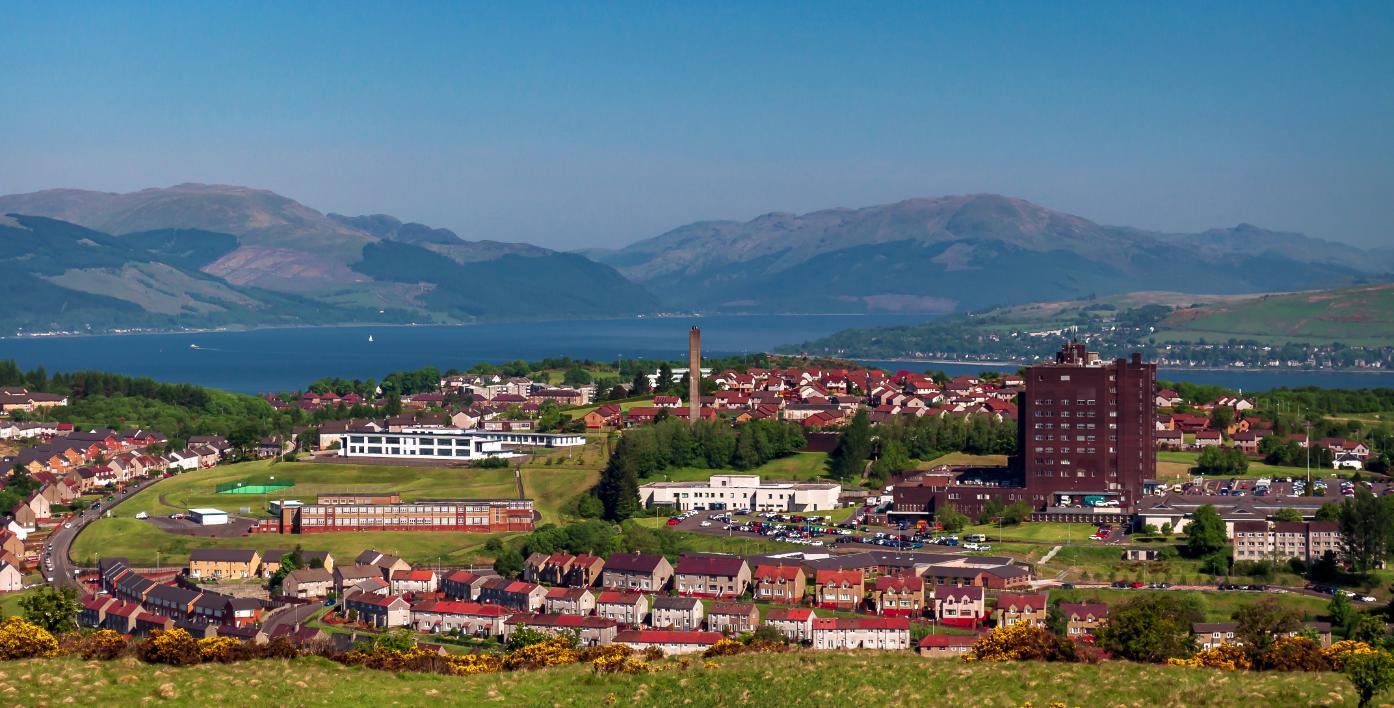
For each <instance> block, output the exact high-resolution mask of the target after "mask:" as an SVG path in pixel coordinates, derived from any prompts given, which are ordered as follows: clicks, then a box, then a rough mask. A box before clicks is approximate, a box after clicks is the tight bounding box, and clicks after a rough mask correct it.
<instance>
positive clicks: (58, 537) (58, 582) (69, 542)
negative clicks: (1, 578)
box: [40, 477, 164, 587]
mask: <svg viewBox="0 0 1394 708" xmlns="http://www.w3.org/2000/svg"><path fill="white" fill-rule="evenodd" d="M160 479H164V478H163V477H161V478H159V479H156V480H154V481H145V482H141V481H137V482H135V483H134V484H132V485H130V486H128V487H126V491H125V493H120V492H118V493H117V494H116V498H115V499H113V500H111V501H109V502H108V501H106V500H105V499H103V500H102V502H101V503H100V504H99V505H98V507H97V508H96V509H90V508H89V509H84V510H83V511H82V512H81V513H82V516H80V517H73V518H72V519H69V520H68V521H66V522H64V525H62V526H59V527H58V528H57V529H54V531H53V533H51V534H49V537H48V540H47V543H46V545H45V547H44V552H43V558H42V559H41V561H40V568H41V569H42V571H43V574H44V580H45V581H47V582H49V583H50V584H52V585H53V586H54V587H78V583H77V580H75V579H74V575H76V574H77V573H78V572H79V571H81V570H82V569H81V568H79V567H78V566H77V565H75V564H74V563H73V562H72V559H71V558H69V557H68V552H69V551H70V550H71V549H72V547H73V539H76V538H77V535H78V534H79V533H81V532H82V530H83V529H84V528H86V527H87V524H88V523H91V522H92V521H94V520H96V519H100V518H101V517H102V515H103V514H105V513H107V512H108V511H111V510H112V509H115V508H116V507H118V506H120V505H121V502H124V501H126V500H127V499H130V498H131V497H132V496H133V495H135V493H136V492H138V491H140V490H142V489H145V488H146V487H149V486H150V485H152V484H156V483H158V482H159V481H160ZM50 560H51V561H52V562H53V568H52V569H51V570H50V569H49V567H48V565H47V563H48V561H50Z"/></svg>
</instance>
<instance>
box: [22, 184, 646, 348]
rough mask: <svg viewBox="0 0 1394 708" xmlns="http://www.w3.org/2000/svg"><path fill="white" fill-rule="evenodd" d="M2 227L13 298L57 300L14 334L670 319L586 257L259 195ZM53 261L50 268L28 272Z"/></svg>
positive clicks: (68, 214) (167, 192)
mask: <svg viewBox="0 0 1394 708" xmlns="http://www.w3.org/2000/svg"><path fill="white" fill-rule="evenodd" d="M0 214H9V215H11V216H9V217H6V221H5V222H4V225H3V231H0V237H4V238H6V239H7V240H10V239H13V243H14V244H15V246H14V247H11V246H10V245H8V244H0V269H9V270H11V271H12V272H15V273H16V274H18V275H20V276H23V277H19V278H18V280H16V281H14V282H13V283H12V282H7V283H6V285H5V288H6V289H8V290H12V291H13V290H16V289H21V285H20V284H23V285H24V286H26V287H27V286H33V287H34V290H33V292H35V293H44V294H45V297H43V298H38V297H24V298H23V300H21V301H20V302H22V303H23V304H24V305H25V307H23V308H15V307H13V305H14V304H15V301H13V300H12V301H11V305H12V307H11V308H9V309H10V310H11V312H10V313H9V314H7V315H0V327H3V328H4V329H3V330H0V331H14V329H20V328H22V329H24V330H27V331H53V330H74V329H78V330H83V331H86V330H89V329H90V330H92V331H106V330H110V329H117V328H130V327H159V328H180V327H208V326H218V325H265V324H333V323H347V322H469V321H476V320H482V319H519V318H523V319H532V318H543V317H597V316H613V315H627V314H639V313H646V312H651V311H653V310H655V309H657V307H658V301H657V300H656V299H655V298H654V297H653V296H652V295H651V294H650V293H649V292H648V291H647V290H645V289H644V288H643V287H640V286H638V285H635V284H633V283H631V282H630V281H628V280H626V279H625V278H624V277H623V276H621V275H619V274H618V273H617V272H616V271H615V270H614V269H613V268H611V267H609V266H605V265H600V264H598V263H595V262H593V261H590V260H588V259H587V258H585V257H584V256H579V255H576V254H572V253H560V252H557V251H553V250H550V249H545V248H539V247H537V246H531V245H528V244H513V243H502V242H498V241H466V240H464V239H462V238H460V237H459V236H457V235H456V234H454V233H452V232H450V231H448V230H446V229H433V228H431V227H428V226H425V225H422V224H416V223H403V222H401V221H400V220H398V219H396V218H394V217H391V216H387V215H382V214H377V215H372V216H359V217H349V216H343V215H339V214H330V215H325V214H321V213H320V212H318V211H315V210H314V209H311V208H309V207H307V206H305V205H303V204H300V203H299V202H296V201H294V200H292V199H289V198H286V197H283V196H281V195H278V194H275V193H273V192H269V191H266V190H259V189H250V188H247V187H236V186H226V185H205V184H181V185H177V186H175V187H170V188H168V189H145V190H141V191H139V192H131V193H129V194H111V193H105V192H91V191H84V190H74V189H56V190H47V191H43V192H34V193H30V194H16V195H10V196H4V197H0ZM37 217H47V218H37ZM79 227H81V228H79ZM19 244H24V245H23V246H22V247H20V246H19ZM92 244H98V245H100V246H102V251H101V253H100V257H97V254H94V253H92V252H91V248H90V246H91V245H92ZM83 245H86V246H88V248H82V247H75V246H83ZM39 253H41V254H42V258H43V261H44V266H43V267H42V268H38V267H35V268H33V269H32V271H31V270H26V269H28V268H29V267H30V264H32V263H34V261H33V260H32V258H35V257H37V256H36V254H39ZM195 285H196V286H197V287H195ZM40 286H41V287H40ZM209 300H211V301H213V302H215V303H216V304H210V303H209V302H207V301H209ZM178 303H186V304H178ZM200 303H202V304H200ZM16 309H22V310H24V312H22V313H20V312H15V310H16Z"/></svg>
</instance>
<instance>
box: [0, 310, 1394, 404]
mask: <svg viewBox="0 0 1394 708" xmlns="http://www.w3.org/2000/svg"><path fill="white" fill-rule="evenodd" d="M923 320H924V316H923V315H863V316H858V315H769V316H755V317H732V316H713V317H690V318H671V319H669V318H662V319H656V318H645V319H623V320H585V321H566V322H541V323H526V324H485V325H470V326H460V327H325V328H309V329H270V330H257V331H252V332H220V333H199V334H150V335H130V336H102V337H72V338H62V339H58V338H55V339H5V340H0V359H15V360H17V361H18V362H19V364H20V365H21V366H23V367H25V368H30V367H34V366H39V365H43V366H45V367H47V368H48V370H49V371H60V370H61V371H72V370H76V369H100V370H104V371H116V372H120V373H126V374H133V375H140V376H150V377H153V378H156V379H159V380H162V381H175V382H187V383H196V384H201V385H204V386H213V387H217V388H224V389H229V390H233V391H244V392H248V393H256V392H261V391H289V390H295V389H299V388H302V387H304V386H305V385H306V384H308V383H309V382H311V381H313V380H315V379H317V378H320V377H321V376H342V377H345V378H368V377H370V376H371V377H376V378H380V377H382V375H383V374H386V373H388V372H390V371H398V370H402V369H416V368H419V367H422V366H437V367H439V368H440V369H441V370H445V369H448V368H451V367H455V368H459V369H465V368H468V367H469V366H470V365H472V364H475V363H477V362H481V361H488V362H504V361H511V360H514V359H527V360H532V361H535V360H538V359H541V358H543V357H548V356H563V355H569V356H573V357H577V358H589V359H598V360H603V361H613V360H615V359H617V358H621V357H623V358H636V357H644V358H658V357H665V358H672V359H682V358H685V357H686V352H687V330H688V328H689V327H691V326H692V325H693V324H696V325H698V326H700V327H701V328H702V344H703V351H704V352H705V353H706V354H709V355H721V354H741V353H746V352H756V351H767V350H769V349H771V348H773V347H775V346H777V345H780V344H787V343H791V342H802V341H806V340H809V339H814V338H817V337H821V336H824V335H827V334H831V333H832V332H835V331H837V330H839V329H845V328H848V327H875V326H880V325H890V324H905V323H912V322H921V321H923ZM369 335H372V337H373V341H372V342H369V341H368V336H369ZM190 344H197V345H198V346H199V348H198V349H192V348H190V346H189V345H190ZM868 363H870V364H872V365H875V366H880V367H882V368H885V369H889V370H891V371H895V370H897V369H908V370H919V371H923V370H925V369H929V368H932V369H936V370H942V371H945V372H947V373H949V374H952V375H958V374H964V373H977V372H979V371H983V370H985V369H990V368H994V367H988V366H983V365H979V364H923V363H905V362H868ZM1009 370H1015V367H1010V369H1009ZM1160 376H1161V378H1164V379H1182V380H1186V381H1195V382H1198V383H1215V384H1222V385H1226V386H1231V387H1237V388H1243V389H1244V390H1245V391H1261V390H1266V389H1269V388H1274V387H1276V386H1304V385H1314V386H1326V387H1331V388H1361V387H1373V386H1394V372H1390V373H1381V374H1365V373H1338V372H1282V373H1280V372H1260V371H1255V372H1247V371H1233V372H1231V371H1175V372H1173V371H1164V372H1161V373H1160Z"/></svg>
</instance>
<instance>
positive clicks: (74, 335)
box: [0, 312, 934, 356]
mask: <svg viewBox="0 0 1394 708" xmlns="http://www.w3.org/2000/svg"><path fill="white" fill-rule="evenodd" d="M889 314H894V313H879V312H759V313H757V312H732V313H725V312H713V313H703V312H696V313H658V314H641V315H625V316H620V317H566V318H556V319H542V320H528V319H522V320H506V319H501V320H478V321H475V322H386V323H383V322H343V323H336V324H289V325H280V324H268V325H254V326H227V327H195V328H188V329H152V330H143V331H140V332H61V333H60V332H55V333H52V334H5V335H0V341H26V340H35V339H39V340H44V339H78V338H81V337H141V336H149V335H175V334H237V333H246V332H263V331H274V330H281V329H348V328H353V327H383V328H411V327H474V326H479V325H497V324H516V325H521V324H548V323H551V322H627V321H630V320H677V319H684V318H692V319H705V318H708V317H880V316H886V315H889ZM926 316H928V317H933V316H934V315H926ZM781 356H789V355H781Z"/></svg>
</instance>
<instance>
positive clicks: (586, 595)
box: [542, 588, 595, 615]
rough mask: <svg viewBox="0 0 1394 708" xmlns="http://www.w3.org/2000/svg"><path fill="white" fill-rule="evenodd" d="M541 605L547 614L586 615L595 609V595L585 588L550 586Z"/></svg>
mask: <svg viewBox="0 0 1394 708" xmlns="http://www.w3.org/2000/svg"><path fill="white" fill-rule="evenodd" d="M542 607H543V609H545V610H546V611H547V613H548V614H554V615H588V614H590V613H591V611H592V610H594V609H595V595H593V594H591V591H590V590H587V589H585V588H550V589H548V590H547V595H546V597H544V598H542Z"/></svg>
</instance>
